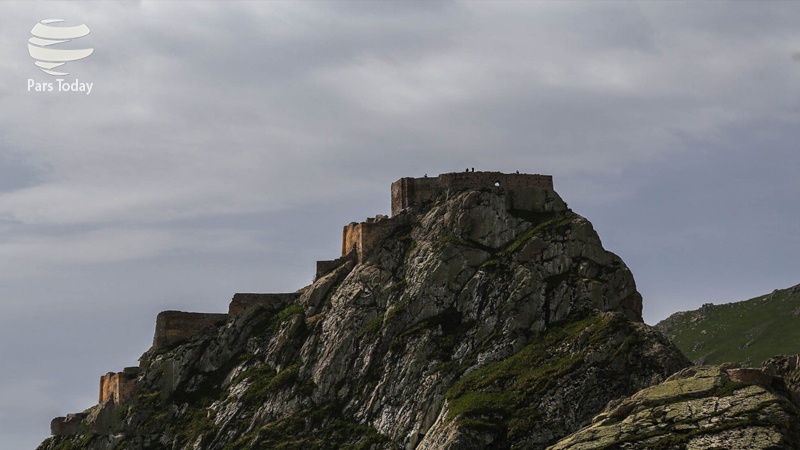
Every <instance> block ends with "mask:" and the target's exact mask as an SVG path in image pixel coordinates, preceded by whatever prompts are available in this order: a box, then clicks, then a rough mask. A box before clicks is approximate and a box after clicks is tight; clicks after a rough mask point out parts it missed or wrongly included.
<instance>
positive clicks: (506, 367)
mask: <svg viewBox="0 0 800 450" xmlns="http://www.w3.org/2000/svg"><path fill="white" fill-rule="evenodd" d="M609 320H611V319H603V318H600V317H598V316H590V317H588V318H585V319H583V320H578V321H574V322H569V323H565V324H561V325H557V326H553V327H551V328H550V329H548V330H547V331H546V332H545V333H544V334H542V335H541V336H538V337H536V338H534V339H533V341H532V342H531V343H530V344H528V345H526V346H525V347H523V348H522V350H520V351H519V352H517V353H516V354H514V355H512V356H511V357H509V358H506V359H504V360H502V361H499V362H496V363H493V364H489V365H486V366H483V367H481V368H479V369H477V370H474V371H472V372H470V373H468V374H467V375H465V376H464V377H462V378H461V379H460V380H458V381H457V382H456V383H455V384H453V386H451V387H450V389H448V391H447V394H446V395H447V399H448V401H449V404H450V411H449V419H450V420H457V421H459V422H460V423H461V424H463V425H465V426H468V427H474V428H482V429H486V428H491V429H496V430H502V429H507V431H508V436H509V438H514V437H517V436H522V435H524V434H525V433H526V432H527V430H529V429H530V427H531V426H533V425H534V424H535V423H536V422H537V420H539V416H538V415H537V413H536V408H535V406H536V405H535V404H532V401H533V399H535V398H537V397H539V396H540V395H542V394H543V393H544V392H546V391H547V390H548V389H550V388H551V387H552V385H553V384H554V383H555V380H557V379H558V378H560V377H562V376H564V375H565V374H568V373H570V372H573V371H575V370H576V369H577V368H578V366H580V365H581V364H582V362H583V355H582V354H580V353H574V352H569V351H565V350H564V349H565V348H569V347H571V345H562V344H565V343H571V342H573V341H575V340H577V339H578V338H579V336H580V335H582V334H584V333H587V332H588V333H589V336H590V337H589V338H588V339H589V340H590V341H592V340H595V339H599V338H600V336H601V335H603V334H604V331H605V330H606V329H607V328H609V327H608V324H609Z"/></svg>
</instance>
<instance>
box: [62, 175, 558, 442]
mask: <svg viewBox="0 0 800 450" xmlns="http://www.w3.org/2000/svg"><path fill="white" fill-rule="evenodd" d="M466 189H494V190H497V191H498V192H500V191H502V192H503V193H505V197H506V202H507V205H506V206H507V208H508V209H514V210H527V211H537V212H541V211H542V208H543V207H544V206H543V205H544V200H543V199H544V197H545V196H546V194H547V191H552V190H553V177H552V176H550V175H538V174H520V173H513V174H507V173H502V172H474V171H468V172H455V173H445V174H441V175H439V176H437V177H428V176H425V177H422V178H410V177H409V178H401V179H399V180H397V181H395V182H394V183H392V187H391V196H392V217H388V216H385V215H380V214H379V215H377V216H375V217H374V218H368V219H367V220H366V221H364V222H351V223H349V224H347V225H345V226H344V229H343V230H342V254H341V256H340V257H339V258H337V259H333V260H327V261H317V265H316V274H315V280H319V279H321V278H323V277H326V276H328V275H333V274H334V272H337V271H338V269H339V268H342V267H344V266H345V265H346V264H347V263H349V262H350V263H352V264H350V266H349V267H350V268H352V267H353V266H354V265H355V264H358V263H362V262H364V261H366V260H367V259H368V258H369V257H370V256H371V255H372V252H373V251H374V250H375V249H376V248H378V247H379V246H380V244H381V242H382V241H383V240H384V239H385V238H387V237H388V236H389V235H391V234H392V233H393V232H394V231H395V230H396V229H397V228H398V226H401V225H403V224H406V223H408V220H407V219H408V218H409V215H408V214H403V212H404V211H405V210H406V209H409V208H413V207H415V206H420V205H425V204H427V203H430V202H432V201H435V200H437V199H439V198H441V197H442V196H445V197H446V196H449V195H451V194H455V193H457V192H460V191H463V190H466ZM340 272H343V274H344V275H346V274H347V273H349V270H347V271H340ZM339 276H342V275H341V274H339ZM300 295H301V292H291V293H278V294H275V293H269V294H260V293H237V294H234V296H233V298H232V299H231V302H230V304H229V306H228V312H227V314H226V313H217V314H209V313H197V312H183V311H163V312H161V313H159V314H158V316H157V318H156V329H155V334H154V336H153V346H152V347H151V350H157V349H163V348H168V347H171V346H174V345H177V344H179V343H180V342H182V341H185V340H187V339H189V338H192V337H194V336H197V335H201V334H203V333H209V332H212V331H213V330H214V329H215V328H216V327H217V326H220V325H223V324H225V323H226V322H227V321H228V320H230V319H231V318H232V317H235V316H237V315H239V314H242V313H243V312H244V311H246V310H248V309H250V308H254V307H257V306H262V307H266V308H268V309H270V310H275V311H278V310H280V309H282V308H284V307H285V306H287V305H289V304H291V303H293V302H295V301H297V299H298V298H299V297H300ZM148 365H149V362H148V361H147V360H145V359H142V360H141V361H140V366H139V367H128V368H125V370H123V371H122V372H117V373H114V372H109V373H107V374H106V375H103V376H102V377H101V378H100V395H99V403H100V404H101V405H103V404H106V403H111V404H114V405H119V404H121V403H124V402H125V401H126V400H127V399H129V398H131V396H132V395H133V394H134V393H135V391H136V378H137V376H138V375H139V372H140V369H143V368H146V367H147V366H148ZM80 414H85V413H80ZM80 414H78V415H75V414H71V415H69V416H67V417H57V418H55V419H53V421H52V422H51V424H50V429H51V433H52V434H54V435H76V434H81V433H82V432H84V431H85V430H81V429H79V428H77V425H76V424H78V423H79V422H80V420H79V419H80V417H79V416H80Z"/></svg>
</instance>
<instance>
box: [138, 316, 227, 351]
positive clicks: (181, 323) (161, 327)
mask: <svg viewBox="0 0 800 450" xmlns="http://www.w3.org/2000/svg"><path fill="white" fill-rule="evenodd" d="M227 320H228V315H227V314H208V313H194V312H183V311H162V312H160V313H159V314H158V317H156V333H155V336H154V337H153V348H161V347H166V346H169V345H172V344H175V343H177V342H180V341H183V340H185V339H188V338H190V337H192V336H195V335H197V334H199V333H200V332H201V331H203V330H205V329H207V328H209V327H212V326H215V325H221V324H223V323H225V321H227Z"/></svg>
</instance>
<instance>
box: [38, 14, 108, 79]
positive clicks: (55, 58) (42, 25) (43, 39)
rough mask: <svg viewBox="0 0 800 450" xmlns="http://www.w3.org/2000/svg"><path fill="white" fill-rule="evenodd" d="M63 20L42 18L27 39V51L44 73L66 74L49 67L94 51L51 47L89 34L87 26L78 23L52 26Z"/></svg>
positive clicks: (84, 56) (80, 57)
mask: <svg viewBox="0 0 800 450" xmlns="http://www.w3.org/2000/svg"><path fill="white" fill-rule="evenodd" d="M60 22H63V20H61V19H48V20H43V21H41V22H39V23H37V24H36V25H34V27H33V29H31V34H32V35H33V37H32V38H30V39H28V53H29V54H30V55H31V58H33V59H35V60H36V63H35V64H36V65H37V66H39V68H41V69H42V71H43V72H44V73H47V74H50V75H56V76H60V75H68V74H69V73H68V72H56V71H54V70H51V69H55V68H56V67H59V66H63V65H64V64H66V63H67V62H68V61H77V60H79V59H83V58H86V57H87V56H89V55H91V54H92V52H93V51H94V49H93V48H82V49H77V50H69V49H61V48H51V47H50V46H52V45H57V44H62V43H64V42H69V41H71V40H73V39H77V38H80V37H83V36H86V35H87V34H89V27H87V26H86V25H78V26H76V27H59V26H52V25H50V24H51V23H60Z"/></svg>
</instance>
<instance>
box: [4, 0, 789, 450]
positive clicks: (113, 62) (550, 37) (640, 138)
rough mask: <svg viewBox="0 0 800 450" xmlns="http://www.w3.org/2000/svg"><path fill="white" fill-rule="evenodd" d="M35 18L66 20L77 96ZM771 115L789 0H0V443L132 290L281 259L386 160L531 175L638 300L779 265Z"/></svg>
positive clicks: (281, 270)
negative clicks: (598, 246) (54, 72)
mask: <svg viewBox="0 0 800 450" xmlns="http://www.w3.org/2000/svg"><path fill="white" fill-rule="evenodd" d="M43 19H64V20H65V21H66V22H65V24H67V25H79V24H82V23H83V24H86V25H87V26H88V27H89V28H90V29H91V33H90V34H89V35H88V36H86V37H83V38H81V39H78V40H76V41H74V42H70V43H67V44H65V45H67V46H69V45H72V46H73V47H71V48H86V47H91V48H94V49H95V50H94V53H93V54H92V55H91V56H90V57H88V58H86V59H84V60H81V61H76V62H70V63H68V64H67V65H66V66H65V68H66V71H67V72H69V75H67V76H64V77H62V78H63V79H64V80H65V81H67V82H70V83H72V82H75V81H78V82H83V83H92V85H93V87H92V91H91V93H90V94H89V95H85V94H84V93H81V92H77V93H76V92H58V91H57V89H58V87H57V82H56V77H53V76H50V75H47V74H45V73H43V72H42V71H40V70H39V69H38V68H37V67H36V66H35V65H34V60H33V59H32V58H31V57H30V56H29V55H28V50H27V40H28V38H29V37H31V29H32V27H33V26H34V25H35V24H36V23H37V22H39V21H40V20H43ZM29 80H33V82H34V83H54V84H56V86H55V91H54V92H36V91H35V89H31V90H30V91H29V89H28V84H29ZM799 125H800V4H798V3H790V2H785V3H782V2H769V3H747V2H730V3H715V2H698V3H676V2H668V3H666V2H662V3H657V2H647V3H633V2H609V3H599V2H592V3H580V2H569V3H548V2H507V3H506V2H497V1H492V2H488V1H485V2H460V1H454V2H411V1H405V2H395V3H388V2H381V3H369V2H365V1H358V2H351V3H331V2H321V1H320V2H313V1H309V2H296V3H281V2H262V3H255V2H254V3H246V2H239V3H236V2H234V3H225V4H223V3H221V2H220V3H213V2H197V3H194V2H188V1H186V2H173V3H167V4H165V3H154V2H152V3H151V2H120V3H111V2H102V3H90V2H88V3H67V2H44V3H30V2H3V3H2V4H1V5H0V358H2V363H1V364H0V436H1V438H0V439H2V444H0V446H2V448H4V449H5V448H9V449H26V448H30V449H33V448H35V446H36V445H37V444H38V442H39V441H41V440H42V439H44V438H45V437H46V436H47V435H48V434H49V421H50V419H51V418H52V417H55V416H58V415H64V414H66V413H68V412H77V411H81V410H83V409H85V408H87V407H89V406H91V405H92V404H94V403H96V401H97V385H98V380H99V377H100V376H101V375H102V374H104V373H106V372H109V371H119V370H121V369H122V368H123V367H125V366H131V365H136V364H137V358H138V357H139V356H140V355H141V354H142V353H143V352H144V351H145V350H146V349H147V348H148V347H149V345H150V343H151V340H152V334H153V329H154V324H155V316H156V314H157V313H158V312H159V311H161V310H167V309H181V310H194V311H207V312H219V311H225V310H226V308H227V304H228V301H229V300H230V298H231V296H232V295H233V293H235V292H283V291H294V290H296V289H298V288H300V287H302V286H304V285H306V284H308V283H309V282H310V281H311V279H312V277H313V269H314V261H315V260H318V259H330V258H334V257H336V256H338V253H339V251H340V245H341V244H340V239H341V226H342V225H344V224H346V223H349V222H351V221H354V220H359V221H360V220H363V219H364V218H366V217H367V216H373V215H375V214H377V213H384V214H385V213H388V212H389V185H390V183H391V182H392V181H394V180H396V179H398V178H400V177H403V176H421V175H423V174H424V173H427V174H429V175H433V174H438V173H443V172H451V171H460V170H462V169H463V168H464V167H475V168H476V170H499V171H508V172H512V171H515V170H519V171H521V172H528V173H546V174H552V175H553V176H554V181H555V186H556V190H557V191H558V192H559V193H560V194H561V195H562V197H564V199H565V200H566V201H567V202H568V203H569V205H570V207H571V208H572V209H573V210H575V211H576V212H578V213H580V214H582V215H584V216H586V217H587V218H589V219H590V220H591V221H592V222H593V224H594V225H595V228H596V229H597V230H598V232H599V233H600V236H601V238H602V239H603V243H604V245H605V247H606V248H607V249H609V250H611V251H614V252H615V253H617V254H619V255H620V256H621V257H622V258H623V259H624V260H625V261H626V262H627V264H628V265H629V266H630V268H631V270H632V271H633V273H634V276H635V278H636V280H637V284H638V287H639V290H640V292H641V293H642V294H643V296H644V302H645V303H644V308H645V320H646V321H647V322H648V323H651V324H653V323H655V322H657V321H659V320H661V319H663V318H665V317H666V316H668V315H669V314H671V313H672V312H675V311H678V310H685V309H693V308H697V307H699V306H700V305H701V304H703V303H707V302H714V303H721V302H728V301H735V300H743V299H747V298H751V297H754V296H756V295H760V294H763V293H768V292H770V291H772V290H773V289H776V288H785V287H788V286H792V285H794V284H797V283H800V273H798V267H800V264H799V263H800V235H799V234H798V232H797V231H798V222H800V200H799V199H798V192H800V181H799V180H800V177H798V174H797V171H798V168H800V147H799V146H798V140H799V139H798V138H799V137H800V126H799Z"/></svg>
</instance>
